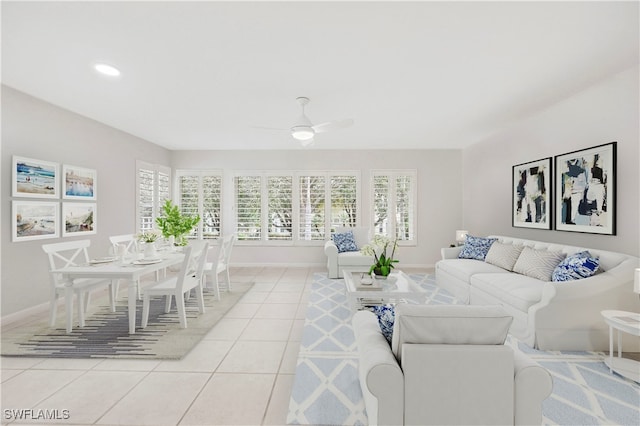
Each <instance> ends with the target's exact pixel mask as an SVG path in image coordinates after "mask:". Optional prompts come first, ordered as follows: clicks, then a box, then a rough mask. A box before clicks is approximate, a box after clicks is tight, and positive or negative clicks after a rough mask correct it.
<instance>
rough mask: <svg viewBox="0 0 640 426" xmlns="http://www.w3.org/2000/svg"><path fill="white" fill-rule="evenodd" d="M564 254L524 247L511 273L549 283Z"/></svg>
mask: <svg viewBox="0 0 640 426" xmlns="http://www.w3.org/2000/svg"><path fill="white" fill-rule="evenodd" d="M565 256H566V254H565V253H561V252H558V251H549V250H536V249H533V248H531V247H525V248H524V249H523V250H522V253H520V257H518V260H517V261H516V264H515V265H514V266H513V272H517V273H519V274H523V275H527V276H529V277H532V278H537V279H539V280H541V281H551V274H553V270H554V269H555V268H556V266H558V264H559V263H560V262H561V261H562V260H563V259H564V258H565Z"/></svg>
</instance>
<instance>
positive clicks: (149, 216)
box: [138, 168, 154, 232]
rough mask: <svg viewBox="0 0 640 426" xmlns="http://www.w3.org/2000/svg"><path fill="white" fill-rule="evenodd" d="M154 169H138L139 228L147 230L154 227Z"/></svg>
mask: <svg viewBox="0 0 640 426" xmlns="http://www.w3.org/2000/svg"><path fill="white" fill-rule="evenodd" d="M153 182H154V171H153V170H148V169H143V168H140V169H138V229H139V230H140V231H141V232H142V231H146V230H149V229H152V228H153V220H154V219H153V206H154V196H153V195H154V194H153V193H154V191H153V186H154V185H153Z"/></svg>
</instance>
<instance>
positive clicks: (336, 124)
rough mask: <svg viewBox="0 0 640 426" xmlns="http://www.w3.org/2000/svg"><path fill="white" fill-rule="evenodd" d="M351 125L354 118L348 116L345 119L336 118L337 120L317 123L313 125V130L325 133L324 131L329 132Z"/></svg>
mask: <svg viewBox="0 0 640 426" xmlns="http://www.w3.org/2000/svg"><path fill="white" fill-rule="evenodd" d="M351 125H353V119H352V118H346V119H344V120H335V121H328V122H326V123H320V124H316V125H315V126H313V130H314V131H315V132H316V133H323V132H328V131H330V130H338V129H344V128H346V127H349V126H351Z"/></svg>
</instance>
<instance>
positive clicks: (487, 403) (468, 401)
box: [352, 304, 553, 425]
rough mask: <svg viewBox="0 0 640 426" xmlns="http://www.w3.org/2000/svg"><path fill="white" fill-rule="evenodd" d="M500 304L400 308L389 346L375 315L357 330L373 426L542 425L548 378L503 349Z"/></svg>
mask: <svg viewBox="0 0 640 426" xmlns="http://www.w3.org/2000/svg"><path fill="white" fill-rule="evenodd" d="M512 320H513V318H512V317H511V316H510V315H509V314H508V313H507V312H506V311H505V310H504V309H503V308H502V307H500V306H466V305H410V304H398V305H396V319H395V323H394V326H393V338H392V344H391V346H390V345H389V343H388V342H387V340H386V339H385V337H384V336H383V335H382V333H381V331H380V327H379V325H378V319H377V317H376V316H375V315H374V314H373V313H371V312H369V311H359V312H357V313H356V314H355V315H354V317H353V320H352V321H353V327H354V331H355V335H356V342H357V345H358V353H359V377H360V386H361V388H362V393H363V397H364V401H365V407H366V410H367V415H368V417H369V425H463V424H464V425H473V424H481V425H498V424H499V425H505V424H515V425H533V424H536V425H539V424H541V423H542V401H543V400H544V399H545V398H547V397H548V396H549V395H550V394H551V391H552V387H553V382H552V379H551V375H550V374H549V372H548V371H547V370H546V369H544V368H543V367H541V366H540V365H538V364H537V363H536V362H534V361H533V360H531V359H530V358H529V357H527V356H526V355H524V354H523V353H521V352H520V351H517V350H513V349H512V348H511V347H510V346H507V345H505V344H504V341H505V339H506V336H507V331H508V330H509V326H510V324H511V321H512Z"/></svg>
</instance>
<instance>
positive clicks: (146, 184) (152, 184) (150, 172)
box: [136, 161, 171, 232]
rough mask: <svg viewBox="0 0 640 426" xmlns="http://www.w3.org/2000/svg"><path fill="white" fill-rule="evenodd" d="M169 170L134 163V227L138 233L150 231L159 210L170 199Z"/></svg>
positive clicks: (139, 162)
mask: <svg viewBox="0 0 640 426" xmlns="http://www.w3.org/2000/svg"><path fill="white" fill-rule="evenodd" d="M170 182H171V169H170V168H169V167H166V166H160V165H157V164H150V163H146V162H144V161H136V199H137V200H138V204H137V208H136V226H137V228H138V232H142V231H145V230H148V229H152V228H154V227H155V224H156V217H158V216H159V215H160V208H161V207H162V204H163V203H164V201H165V200H168V199H170V198H171V185H170Z"/></svg>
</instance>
